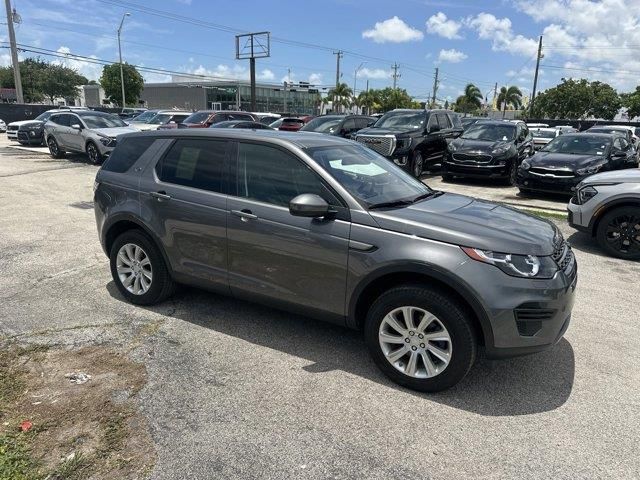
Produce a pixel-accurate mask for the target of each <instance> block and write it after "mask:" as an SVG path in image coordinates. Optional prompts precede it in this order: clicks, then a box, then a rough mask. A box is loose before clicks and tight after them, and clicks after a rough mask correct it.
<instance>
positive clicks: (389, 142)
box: [356, 135, 396, 157]
mask: <svg viewBox="0 0 640 480" xmlns="http://www.w3.org/2000/svg"><path fill="white" fill-rule="evenodd" d="M356 141H357V142H358V143H362V144H363V145H365V146H367V147H369V148H370V149H371V150H373V151H374V152H377V153H379V154H380V155H383V156H385V157H388V156H389V155H391V154H392V153H393V151H394V150H395V148H396V137H394V136H393V135H385V136H382V135H381V136H374V135H357V136H356Z"/></svg>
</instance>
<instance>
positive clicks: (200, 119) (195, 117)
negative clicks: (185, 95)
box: [184, 112, 211, 123]
mask: <svg viewBox="0 0 640 480" xmlns="http://www.w3.org/2000/svg"><path fill="white" fill-rule="evenodd" d="M210 115H211V114H210V113H209V112H196V113H193V114H191V115H189V116H188V117H187V118H185V119H184V123H204V122H206V121H207V118H209V116H210Z"/></svg>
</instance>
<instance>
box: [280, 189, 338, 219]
mask: <svg viewBox="0 0 640 480" xmlns="http://www.w3.org/2000/svg"><path fill="white" fill-rule="evenodd" d="M289 213H290V214H291V215H293V216H295V217H310V218H318V217H325V216H327V215H328V214H329V213H331V210H330V208H329V204H328V203H327V202H326V201H325V200H324V198H322V197H320V196H319V195H316V194H314V193H303V194H302V195H298V196H297V197H295V198H293V199H292V200H291V201H290V202H289Z"/></svg>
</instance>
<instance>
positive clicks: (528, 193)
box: [518, 187, 531, 197]
mask: <svg viewBox="0 0 640 480" xmlns="http://www.w3.org/2000/svg"><path fill="white" fill-rule="evenodd" d="M518 190H520V196H521V197H530V196H531V190H529V189H527V188H520V187H518Z"/></svg>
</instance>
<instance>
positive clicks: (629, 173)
mask: <svg viewBox="0 0 640 480" xmlns="http://www.w3.org/2000/svg"><path fill="white" fill-rule="evenodd" d="M609 182H611V183H640V170H639V169H637V168H631V169H627V170H613V171H611V172H602V173H596V174H594V175H590V176H588V177H587V178H585V179H584V180H583V181H582V182H581V184H582V185H594V184H598V183H609Z"/></svg>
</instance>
